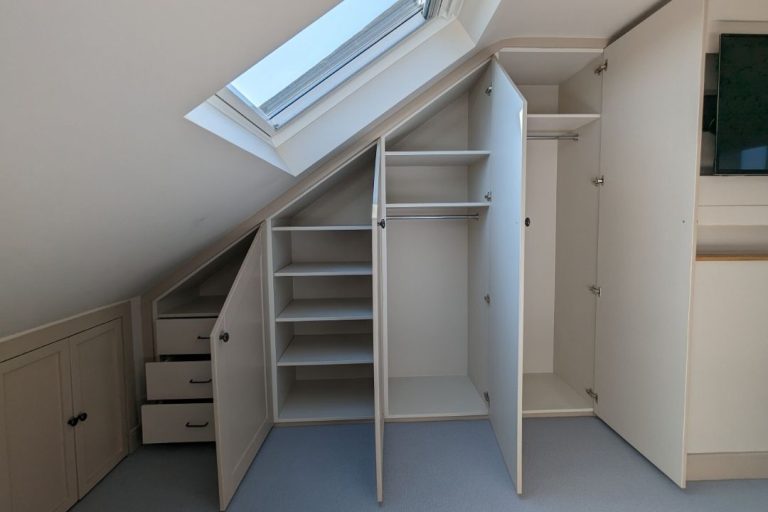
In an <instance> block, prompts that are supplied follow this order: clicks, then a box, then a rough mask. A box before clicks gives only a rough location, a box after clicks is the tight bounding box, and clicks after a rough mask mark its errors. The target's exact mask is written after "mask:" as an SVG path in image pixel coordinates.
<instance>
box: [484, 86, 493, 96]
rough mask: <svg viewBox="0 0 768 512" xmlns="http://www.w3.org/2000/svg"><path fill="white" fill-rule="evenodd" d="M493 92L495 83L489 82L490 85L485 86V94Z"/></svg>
mask: <svg viewBox="0 0 768 512" xmlns="http://www.w3.org/2000/svg"><path fill="white" fill-rule="evenodd" d="M492 92H493V84H488V87H486V88H485V95H486V96H490V95H491V93H492Z"/></svg>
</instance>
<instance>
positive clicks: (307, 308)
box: [276, 299, 373, 322]
mask: <svg viewBox="0 0 768 512" xmlns="http://www.w3.org/2000/svg"><path fill="white" fill-rule="evenodd" d="M372 318H373V309H372V306H371V299H298V300H294V301H291V302H290V303H289V304H288V306H286V307H285V309H283V310H282V311H281V312H280V313H279V314H278V316H277V319H276V321H277V322H333V321H339V320H370V319H372Z"/></svg>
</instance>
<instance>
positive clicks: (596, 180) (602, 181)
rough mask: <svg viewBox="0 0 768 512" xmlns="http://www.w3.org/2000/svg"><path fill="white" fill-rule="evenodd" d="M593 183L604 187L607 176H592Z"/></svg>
mask: <svg viewBox="0 0 768 512" xmlns="http://www.w3.org/2000/svg"><path fill="white" fill-rule="evenodd" d="M592 184H593V185H594V186H596V187H602V186H603V185H605V176H598V177H596V178H592Z"/></svg>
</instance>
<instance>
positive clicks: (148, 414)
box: [141, 403, 215, 444]
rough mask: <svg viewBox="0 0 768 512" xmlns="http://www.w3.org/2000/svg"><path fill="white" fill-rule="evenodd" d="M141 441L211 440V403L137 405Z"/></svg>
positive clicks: (148, 442) (184, 441) (197, 441)
mask: <svg viewBox="0 0 768 512" xmlns="http://www.w3.org/2000/svg"><path fill="white" fill-rule="evenodd" d="M141 430H142V432H143V435H144V444H154V443H200V442H209V441H214V440H215V436H214V430H213V404H210V403H205V404H150V405H143V406H141Z"/></svg>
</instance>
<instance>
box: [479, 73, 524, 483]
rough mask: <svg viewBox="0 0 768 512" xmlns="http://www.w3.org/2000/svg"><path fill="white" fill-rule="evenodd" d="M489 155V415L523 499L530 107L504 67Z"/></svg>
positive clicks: (491, 110)
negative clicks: (527, 132) (527, 130)
mask: <svg viewBox="0 0 768 512" xmlns="http://www.w3.org/2000/svg"><path fill="white" fill-rule="evenodd" d="M490 82H491V83H492V84H493V90H492V92H491V95H490V101H489V102H483V103H482V104H481V103H480V102H478V103H476V106H477V107H478V108H484V107H485V108H488V110H487V112H486V113H485V115H487V116H488V125H487V126H488V129H487V130H488V131H487V133H486V137H485V138H486V140H485V141H484V142H485V144H486V145H487V149H489V150H490V152H491V155H490V157H489V161H488V164H489V166H490V171H491V184H492V190H493V204H492V206H491V208H490V213H489V215H490V226H491V227H490V231H491V248H490V253H491V255H490V259H491V264H490V272H491V280H490V281H491V283H490V296H491V305H490V339H489V344H488V391H489V395H490V409H489V414H490V418H491V424H492V425H493V430H494V432H495V433H496V438H497V439H498V442H499V447H500V448H501V452H502V454H503V455H504V461H505V462H506V464H507V468H508V469H509V474H510V475H511V477H512V481H513V482H514V483H515V488H516V489H517V492H518V493H519V494H522V377H523V368H522V364H523V359H522V343H523V254H524V238H523V237H524V227H523V217H524V213H523V212H524V208H525V145H526V140H525V124H524V119H525V113H526V102H525V99H524V98H523V96H522V95H521V94H520V92H519V91H518V90H517V88H516V87H515V85H514V84H513V83H512V81H511V80H510V79H509V77H508V76H507V74H506V73H505V72H504V70H503V69H502V68H501V66H500V65H499V64H498V63H497V62H496V61H495V60H494V61H493V62H492V63H491V67H490Z"/></svg>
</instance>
